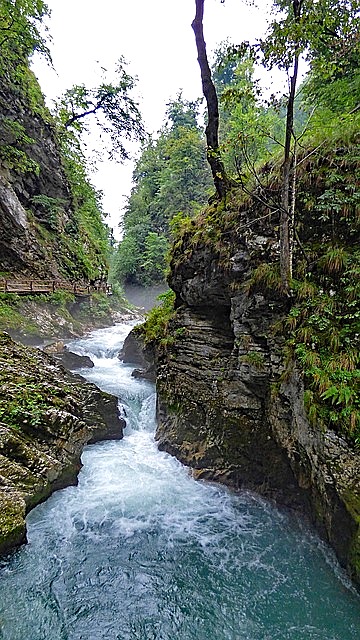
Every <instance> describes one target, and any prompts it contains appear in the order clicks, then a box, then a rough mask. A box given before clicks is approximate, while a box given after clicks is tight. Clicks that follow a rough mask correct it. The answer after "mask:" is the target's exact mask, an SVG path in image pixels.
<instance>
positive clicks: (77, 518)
mask: <svg viewBox="0 0 360 640" xmlns="http://www.w3.org/2000/svg"><path fill="white" fill-rule="evenodd" d="M129 329H130V326H129V325H117V326H116V327H111V328H109V329H101V330H99V331H96V332H93V333H92V334H91V335H90V336H89V337H88V338H85V339H82V340H77V341H76V342H74V343H72V344H71V345H69V347H70V348H71V350H74V351H75V350H76V352H77V353H80V354H85V355H90V357H91V358H92V359H93V361H94V363H95V366H94V368H93V369H84V370H80V373H81V374H82V375H84V376H85V377H86V378H88V379H89V380H91V381H93V382H96V384H98V386H99V387H101V388H102V389H104V390H106V391H109V392H110V393H113V394H116V395H118V396H119V397H120V398H121V402H122V405H123V407H124V408H123V412H124V415H126V419H127V428H126V432H125V437H124V439H123V440H122V441H116V442H115V441H107V442H102V443H100V444H98V445H91V446H89V447H87V448H86V449H85V451H84V454H83V458H82V459H83V464H84V466H83V469H82V471H81V473H80V476H79V484H78V486H77V487H69V488H67V489H65V490H63V491H59V492H57V493H56V494H54V495H53V496H52V497H51V498H50V499H49V500H47V502H46V503H44V504H42V505H39V506H38V507H36V508H35V509H34V510H33V511H32V512H31V513H30V514H29V516H28V539H29V544H28V545H27V546H24V547H22V548H21V549H20V550H19V551H17V552H16V553H15V554H13V555H12V556H11V557H9V558H8V559H7V560H3V561H2V569H1V572H0V638H1V639H4V640H30V639H31V640H100V639H101V640H102V639H104V640H105V639H106V640H117V639H119V640H127V639H129V640H130V639H131V640H135V639H140V640H358V639H359V638H360V598H359V596H358V595H357V594H356V592H355V591H354V589H353V588H352V587H351V585H350V583H349V581H348V579H347V578H346V576H345V575H344V573H343V572H342V570H341V569H340V568H339V566H338V564H337V562H336V560H335V558H334V555H333V554H332V552H331V551H330V550H329V549H328V548H327V547H326V546H325V545H324V544H323V543H322V542H321V541H320V540H319V539H318V537H317V536H316V535H315V534H313V533H312V532H310V531H308V530H307V529H306V528H305V527H304V526H303V525H302V523H301V521H299V520H297V519H296V518H294V517H293V516H288V515H287V514H286V513H283V512H280V511H278V510H277V509H275V508H274V507H273V506H271V505H270V504H268V503H267V502H265V501H264V500H262V499H261V498H258V497H256V496H254V495H252V494H250V493H242V494H240V495H235V494H232V493H231V492H230V491H228V490H227V489H226V488H224V487H221V486H216V485H213V484H207V483H203V482H195V481H194V480H193V479H192V478H191V475H190V473H189V470H188V469H186V468H185V467H183V466H182V465H181V464H180V463H179V462H178V461H177V460H175V459H174V458H172V457H171V456H169V455H167V454H166V453H163V452H159V451H158V450H157V448H156V444H155V442H154V438H153V433H154V429H155V424H154V416H155V393H154V387H153V385H151V384H150V383H148V382H145V381H143V380H138V379H134V378H132V377H131V370H132V368H131V367H130V366H125V365H123V364H122V363H121V362H120V361H119V360H118V358H117V353H118V351H119V349H120V347H121V345H122V342H123V340H124V338H125V336H126V334H127V333H128V331H129Z"/></svg>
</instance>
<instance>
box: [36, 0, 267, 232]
mask: <svg viewBox="0 0 360 640" xmlns="http://www.w3.org/2000/svg"><path fill="white" fill-rule="evenodd" d="M47 4H48V6H49V8H50V9H51V12H52V15H51V18H50V20H49V21H48V26H49V31H50V34H51V36H52V42H51V43H50V49H51V53H52V58H53V63H54V68H55V70H56V73H55V72H54V71H52V70H51V68H49V67H48V66H46V64H45V63H44V62H41V61H40V60H38V59H36V60H35V61H34V65H33V68H34V71H35V73H36V75H37V76H38V78H39V80H40V84H41V87H42V90H43V92H44V93H45V95H46V96H47V97H48V98H49V99H52V98H55V97H57V96H58V95H60V94H61V93H62V92H63V91H64V90H65V89H67V88H70V87H71V86H72V85H73V84H81V83H85V84H86V85H87V86H95V85H96V83H97V82H99V80H100V75H101V67H105V68H106V69H113V68H114V66H115V63H116V60H117V59H118V58H119V57H120V56H121V55H123V56H124V57H125V59H126V60H127V61H128V62H129V71H130V73H131V74H132V75H136V76H138V79H139V81H138V85H137V90H136V91H137V95H138V98H139V102H140V108H141V112H142V114H143V117H144V122H145V126H146V128H147V130H148V131H149V132H156V131H157V130H158V129H159V128H160V127H161V125H162V122H163V118H164V113H165V109H166V103H167V102H168V101H169V99H170V98H175V97H176V94H177V93H178V91H179V89H182V90H183V96H184V98H186V99H189V100H191V99H196V98H197V97H199V96H201V82H200V71H199V68H198V63H197V55H196V48H195V39H194V34H193V31H192V29H191V22H192V20H193V18H194V15H195V2H194V0H102V1H101V2H99V0H98V1H97V2H89V0H47ZM257 4H258V7H255V6H250V5H249V3H245V2H242V1H241V0H226V1H225V4H222V3H221V2H220V0H206V2H205V16H204V34H205V40H206V43H207V49H208V54H209V55H211V51H213V50H214V49H215V48H216V47H217V45H219V44H220V42H222V41H223V40H225V39H227V38H229V39H230V40H231V41H232V42H234V43H240V42H242V41H243V40H250V41H253V40H255V38H256V37H259V35H261V34H262V33H263V32H264V30H265V28H266V12H265V8H266V7H267V6H268V5H269V3H268V2H267V1H266V0H257ZM131 172H132V164H131V163H128V164H127V165H126V166H121V165H118V164H115V163H113V164H109V163H105V162H104V163H102V164H101V165H100V166H99V170H98V172H97V174H96V175H92V177H91V180H92V182H93V183H94V184H95V185H96V187H97V188H99V189H102V190H103V192H104V209H105V211H106V212H107V213H109V214H110V218H109V219H108V220H107V221H108V223H109V224H110V226H111V227H113V228H114V233H115V236H116V237H119V232H118V230H117V225H118V222H119V221H120V219H121V216H122V213H121V211H122V208H123V206H124V196H128V195H129V194H130V189H131Z"/></svg>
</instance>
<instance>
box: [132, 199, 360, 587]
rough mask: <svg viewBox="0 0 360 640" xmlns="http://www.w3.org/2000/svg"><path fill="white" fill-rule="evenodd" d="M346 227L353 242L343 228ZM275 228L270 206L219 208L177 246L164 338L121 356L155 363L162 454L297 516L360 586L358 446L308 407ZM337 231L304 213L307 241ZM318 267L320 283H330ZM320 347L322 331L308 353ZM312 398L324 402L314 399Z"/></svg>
mask: <svg viewBox="0 0 360 640" xmlns="http://www.w3.org/2000/svg"><path fill="white" fill-rule="evenodd" d="M322 193H323V192H322ZM318 195H319V196H320V195H321V190H319V189H318ZM275 218H276V216H275ZM338 225H339V226H338V237H340V236H343V240H344V225H342V224H341V222H340V221H339V223H338ZM274 228H275V229H276V219H274V216H269V215H267V216H266V215H265V216H262V215H261V208H260V214H259V205H258V203H256V202H255V205H254V202H253V203H250V204H249V203H247V204H246V203H245V205H244V203H240V206H239V203H238V202H237V201H236V198H235V201H234V199H232V200H231V199H230V201H229V202H228V204H227V206H225V210H224V209H222V210H221V211H220V212H219V207H216V206H214V205H210V207H208V210H207V212H206V213H204V214H203V215H202V216H200V218H199V219H198V220H197V221H195V222H193V223H192V226H191V227H190V228H188V229H186V230H185V231H184V232H183V234H182V235H181V236H180V239H178V242H177V243H176V244H175V247H174V249H173V252H172V260H171V273H170V276H169V284H170V287H171V288H172V290H173V291H174V292H175V303H174V312H173V313H172V314H171V316H170V319H169V321H168V323H167V325H166V326H165V328H164V325H163V327H162V329H161V330H160V332H159V335H158V336H157V338H156V339H154V338H153V337H149V327H147V326H146V324H145V326H144V327H143V328H140V329H135V331H134V332H133V333H132V335H131V337H130V338H129V339H128V342H127V343H125V351H124V353H125V356H124V357H127V358H129V359H130V360H131V361H134V360H135V359H137V361H138V362H139V364H140V365H141V366H143V367H144V371H145V372H144V374H143V375H147V374H146V371H147V370H148V371H149V372H150V375H153V369H154V366H155V369H156V379H157V392H158V405H157V416H158V427H157V432H156V439H157V442H158V446H159V447H160V449H163V450H166V451H168V452H170V453H171V454H173V455H175V456H176V457H177V458H179V460H181V461H182V462H183V463H185V464H186V465H188V466H190V467H191V468H192V469H193V473H194V475H195V477H196V478H199V479H200V478H201V479H207V480H212V481H220V482H223V483H226V484H227V485H229V486H230V487H233V488H234V489H236V490H238V489H242V488H250V489H252V490H255V491H256V492H259V493H260V494H262V495H264V496H267V497H268V498H271V499H274V500H276V501H277V502H278V503H279V504H282V505H286V506H287V507H291V508H295V509H300V510H301V511H302V512H303V513H305V514H306V515H307V516H308V517H310V519H311V521H312V522H313V523H314V524H315V526H316V527H317V529H318V530H319V531H320V533H321V535H322V536H323V537H324V538H325V539H326V540H327V541H328V542H329V543H330V545H332V547H333V548H334V549H335V551H336V554H337V556H338V558H339V560H340V562H341V564H342V565H343V566H345V567H346V568H347V570H348V572H349V574H350V576H351V577H352V578H353V580H354V581H355V583H357V584H359V582H360V460H359V453H358V448H357V446H356V445H355V446H354V442H353V441H351V438H349V437H347V434H346V432H341V430H340V429H339V428H336V423H335V424H334V426H333V427H332V425H331V422H330V423H329V421H328V422H327V423H326V421H325V420H321V415H324V414H321V413H320V414H319V415H318V418H317V419H315V420H314V418H313V415H312V410H311V403H310V408H309V402H308V403H307V402H306V398H307V397H308V396H309V394H313V392H312V391H311V390H310V391H307V390H306V387H307V389H308V388H309V387H310V389H312V388H314V386H312V387H311V385H310V383H309V378H308V377H307V376H306V375H305V374H304V366H302V363H301V361H300V359H299V357H296V353H297V351H296V350H297V349H299V344H300V343H301V345H303V342H304V341H303V340H301V337H300V334H297V333H295V332H294V331H293V327H294V325H291V323H292V321H293V315H294V316H297V310H296V312H294V311H292V309H293V307H294V304H296V302H297V303H298V304H299V305H300V303H299V300H297V301H296V293H295V292H294V291H293V292H292V294H291V296H290V297H289V296H284V295H283V294H282V293H281V290H280V287H279V285H278V279H277V276H276V261H277V257H278V241H277V238H276V234H275V233H274ZM329 233H330V234H331V230H330V231H329V227H327V224H326V223H324V224H323V225H322V226H319V224H318V221H317V220H316V214H315V212H314V211H312V212H311V213H309V212H306V214H304V210H303V221H302V242H304V243H306V242H308V243H309V242H310V241H311V242H312V243H314V241H318V240H319V239H320V238H322V241H323V242H325V239H326V238H327V237H329ZM214 238H215V241H214ZM347 241H348V244H351V243H352V242H353V238H351V237H350V238H349V237H348V239H347ZM344 242H346V240H344ZM308 246H309V245H308ZM324 246H325V245H324ZM318 251H319V250H318ZM324 251H326V248H325V249H324ZM299 253H300V252H299ZM297 260H298V262H300V257H299V254H298V256H297ZM274 265H275V266H274ZM318 265H319V261H317V263H316V265H315V263H314V266H313V267H312V271H313V274H315V275H313V281H316V277H317V278H319V279H320V280H321V278H322V276H319V272H320V269H319V266H318ZM307 268H308V269H309V270H310V268H309V267H307ZM316 272H317V274H316ZM310 276H311V274H310ZM332 276H333V277H332V278H329V277H328V275H327V276H326V278H327V282H326V285H325V286H326V287H328V288H329V289H330V288H331V287H333V290H332V296H335V295H336V294H335V291H336V290H338V291H339V281H338V274H332ZM298 277H299V276H298ZM305 280H306V278H305ZM330 280H331V282H330ZM321 282H322V283H324V279H323V280H321ZM304 286H305V288H306V287H307V284H306V285H304V284H301V287H304ZM322 286H324V284H322ZM320 295H323V289H320ZM309 297H311V296H310V294H309V293H308V294H307V295H305V296H304V299H305V300H306V302H305V303H304V304H306V305H307V306H308V307H309V306H310V303H309V299H308V298H309ZM296 309H297V307H296ZM299 313H300V312H299ZM304 317H305V315H304ZM312 317H313V316H311V318H312ZM148 324H149V320H148ZM334 330H335V329H334ZM301 335H303V334H301ZM355 335H356V334H355ZM297 336H299V337H298V338H297ZM314 336H315V337H314ZM294 337H295V338H294ZM297 339H298V340H299V343H297V342H296V341H297ZM311 341H312V342H311ZM316 341H317V338H316V331H315V330H313V332H312V337H310V336H309V338H308V340H307V348H308V349H309V351H310V354H311V351H315V350H316V346H317V345H316ZM289 345H290V346H289ZM301 348H302V346H301ZM141 349H142V351H143V355H144V357H145V360H143V361H141V356H139V353H140V351H141ZM127 350H129V351H130V353H129V352H127ZM298 352H299V353H301V352H300V351H298ZM316 357H317V356H316ZM317 362H319V358H318V360H317ZM328 386H329V385H328ZM310 397H311V398H314V400H313V404H314V405H315V394H313V395H311V396H310ZM339 412H340V409H339ZM334 419H337V416H336V415H335V417H334Z"/></svg>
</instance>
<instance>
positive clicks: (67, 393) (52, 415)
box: [0, 332, 124, 554]
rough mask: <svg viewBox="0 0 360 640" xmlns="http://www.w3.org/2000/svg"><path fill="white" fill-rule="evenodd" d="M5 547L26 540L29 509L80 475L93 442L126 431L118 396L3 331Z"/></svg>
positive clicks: (0, 453)
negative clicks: (83, 457)
mask: <svg viewBox="0 0 360 640" xmlns="http://www.w3.org/2000/svg"><path fill="white" fill-rule="evenodd" d="M0 372H1V373H0V513H1V515H0V554H1V553H4V552H6V551H9V550H11V549H12V548H14V547H16V546H18V545H19V544H21V543H22V542H24V541H25V540H26V526H25V516H26V513H27V512H28V511H29V510H30V509H31V508H32V507H33V506H34V505H36V504H38V503H39V502H41V501H43V500H44V499H46V498H47V497H48V496H49V495H50V494H51V493H52V492H53V491H55V490H57V489H60V488H62V487H65V486H68V485H69V484H74V483H76V482H77V475H78V472H79V470H80V468H81V463H80V456H81V453H82V450H83V447H84V445H85V444H87V443H88V442H94V441H98V440H102V439H104V438H121V437H122V431H123V427H124V421H123V420H122V419H121V418H120V417H119V410H118V400H117V399H116V398H114V397H112V396H111V395H109V394H106V393H104V392H102V391H100V390H99V389H98V388H97V387H96V386H95V385H93V384H90V383H88V382H85V381H84V380H83V379H82V378H81V377H79V376H76V375H74V374H72V373H70V372H68V371H66V370H65V369H64V368H63V367H62V366H61V365H60V364H59V363H57V362H56V361H55V360H54V359H53V358H52V357H51V356H49V355H48V354H46V353H43V352H41V351H40V350H39V349H34V348H31V347H29V346H24V345H21V344H18V343H16V342H15V341H13V340H12V339H11V337H10V336H9V335H8V334H7V333H4V332H2V333H0Z"/></svg>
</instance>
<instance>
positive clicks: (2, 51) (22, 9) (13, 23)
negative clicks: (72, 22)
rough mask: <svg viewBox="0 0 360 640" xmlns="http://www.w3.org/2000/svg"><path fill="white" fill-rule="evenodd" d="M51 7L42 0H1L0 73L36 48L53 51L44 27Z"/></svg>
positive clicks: (23, 60) (46, 54)
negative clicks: (49, 45)
mask: <svg viewBox="0 0 360 640" xmlns="http://www.w3.org/2000/svg"><path fill="white" fill-rule="evenodd" d="M47 15H49V8H48V6H47V5H46V4H45V2H43V1H42V0H2V2H1V3H0V74H1V75H6V74H7V73H8V71H9V69H12V68H15V67H16V66H17V65H18V64H19V63H23V62H25V61H26V60H27V58H28V57H29V56H31V54H32V53H34V51H39V52H40V53H42V54H44V55H45V57H46V58H47V59H48V60H49V61H50V60H51V59H50V53H49V49H48V47H47V44H46V40H45V37H44V35H43V34H42V33H41V31H45V32H46V29H45V28H44V25H43V19H44V17H45V16H47Z"/></svg>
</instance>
